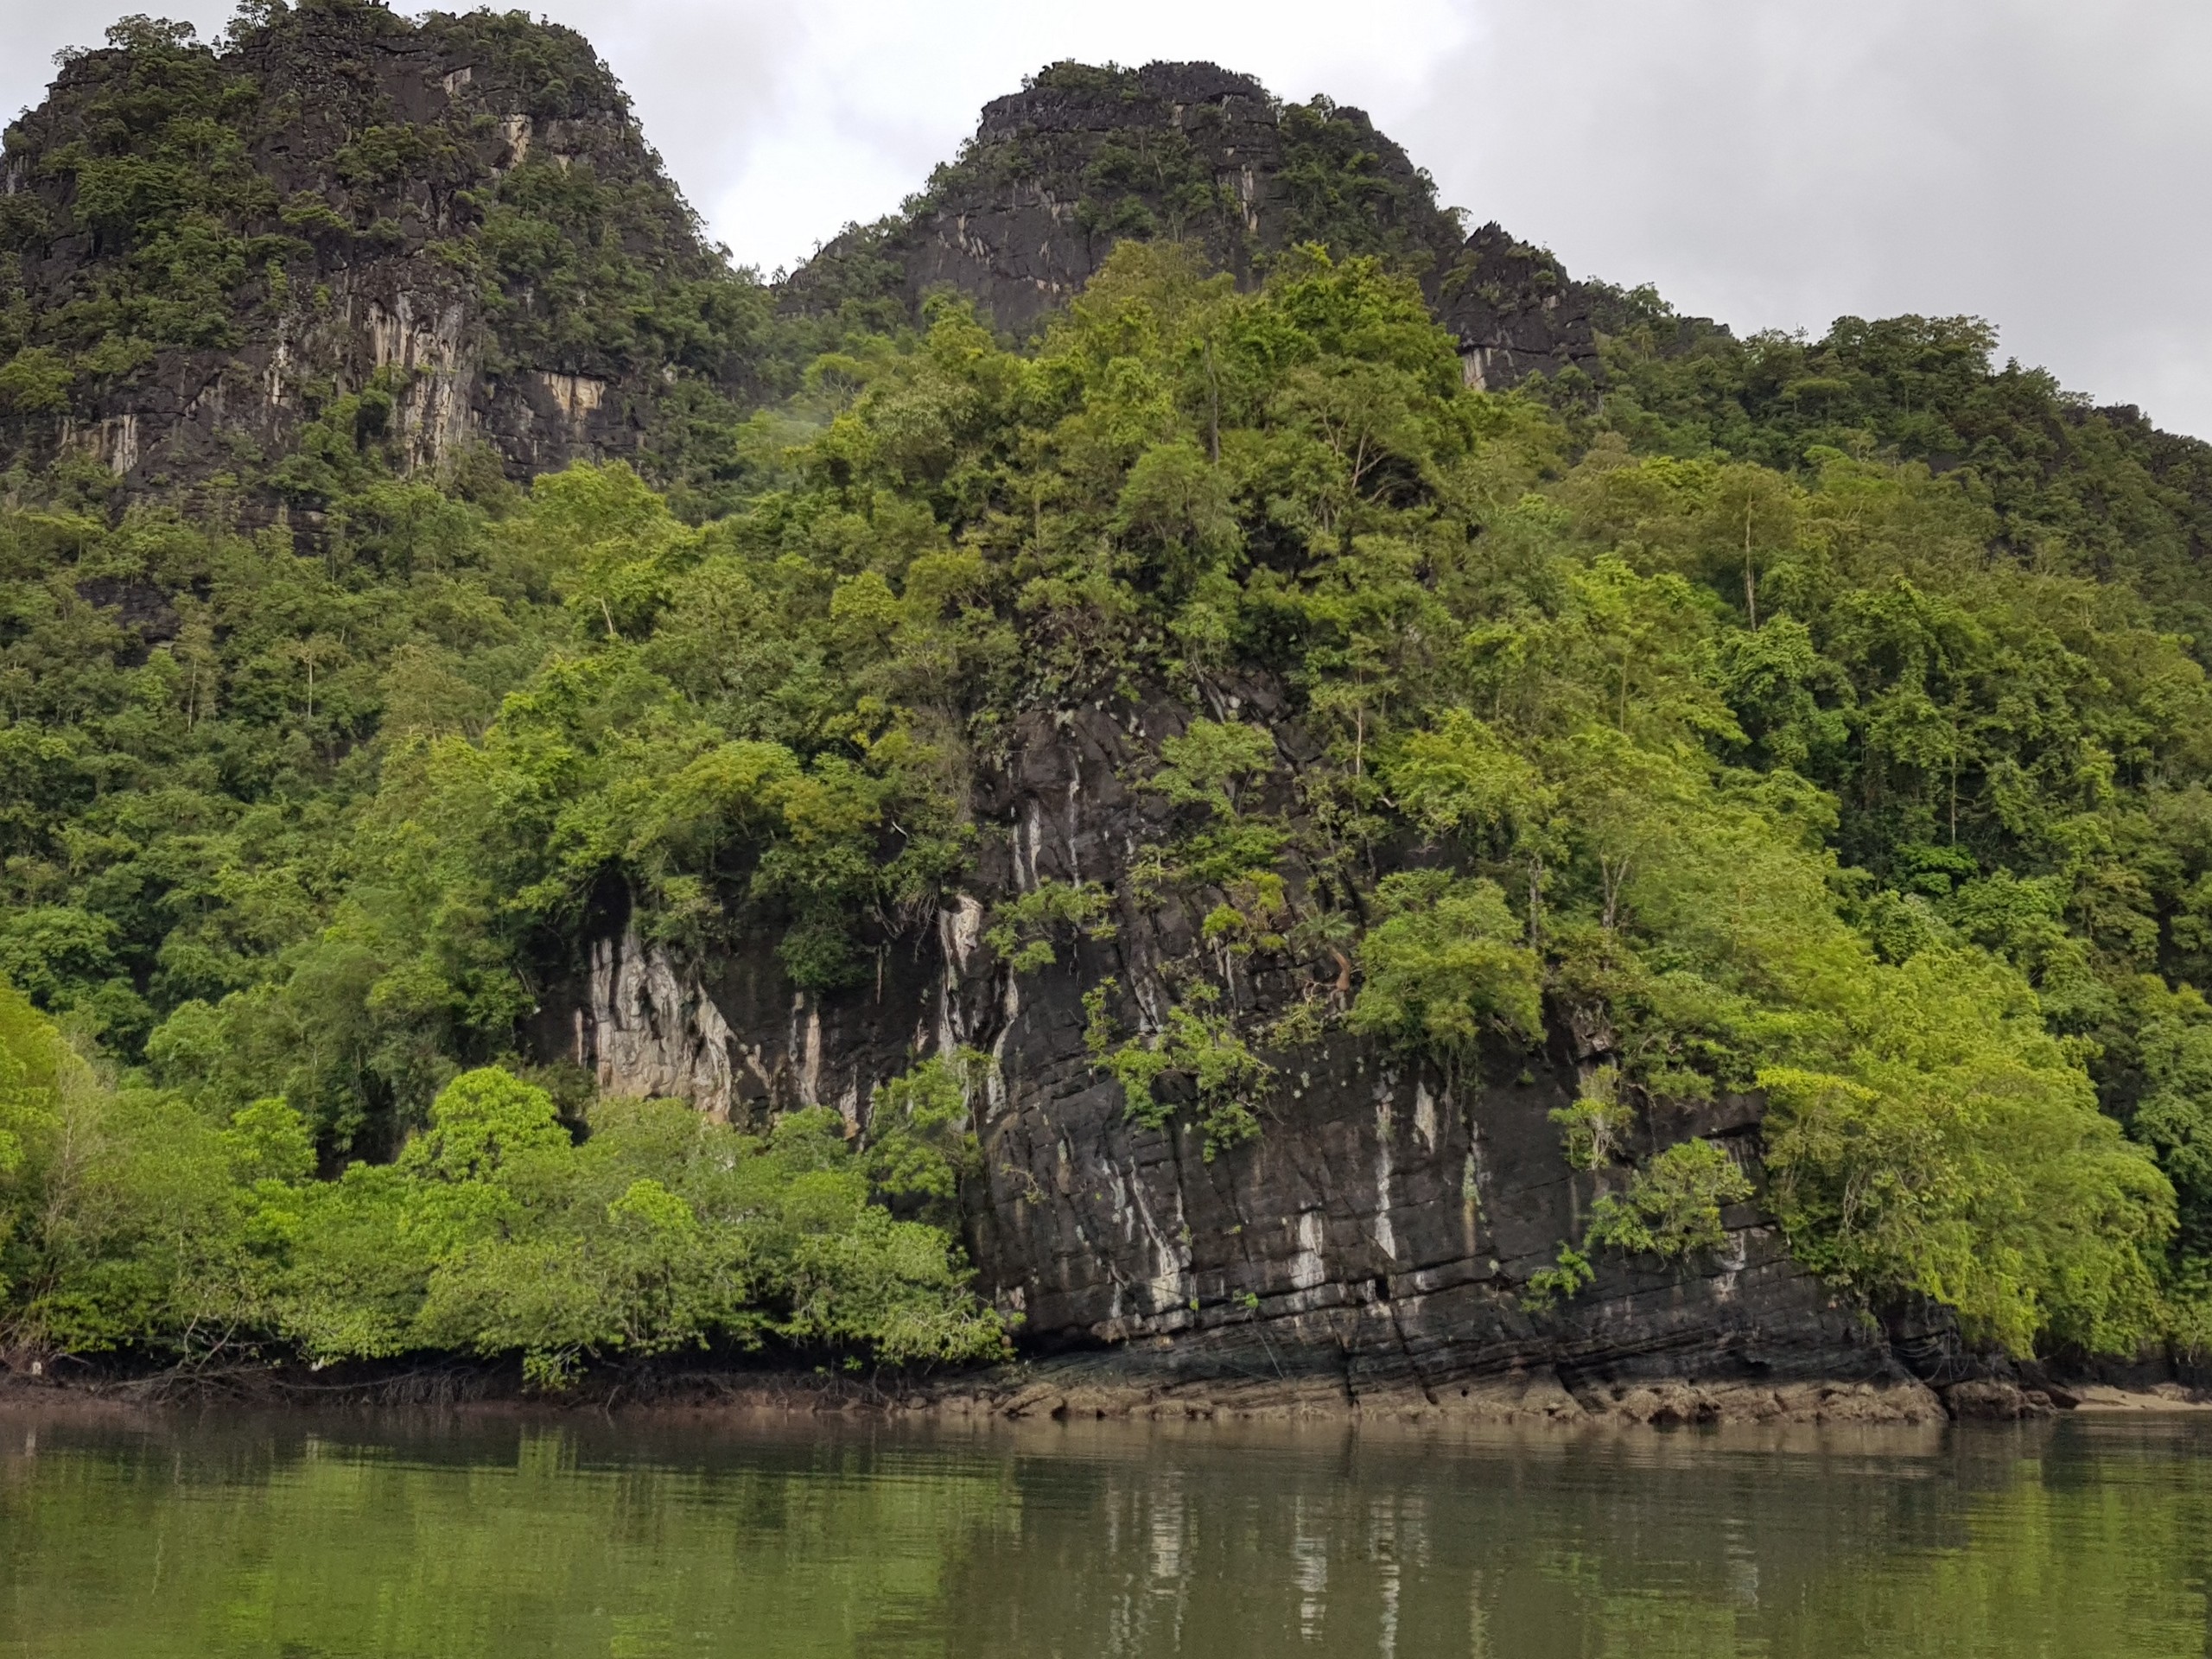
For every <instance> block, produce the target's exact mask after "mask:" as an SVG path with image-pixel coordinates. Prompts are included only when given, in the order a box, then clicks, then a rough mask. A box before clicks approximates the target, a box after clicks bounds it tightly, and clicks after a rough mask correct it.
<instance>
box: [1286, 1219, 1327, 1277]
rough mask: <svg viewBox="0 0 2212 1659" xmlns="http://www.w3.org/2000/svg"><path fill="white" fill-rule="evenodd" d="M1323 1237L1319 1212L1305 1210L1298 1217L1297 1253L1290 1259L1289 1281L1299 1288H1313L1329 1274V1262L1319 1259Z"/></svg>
mask: <svg viewBox="0 0 2212 1659" xmlns="http://www.w3.org/2000/svg"><path fill="white" fill-rule="evenodd" d="M1322 1238H1323V1232H1322V1225H1321V1212H1320V1211H1319V1210H1307V1211H1303V1212H1302V1213H1301V1214H1300V1216H1299V1217H1298V1254H1297V1255H1294V1256H1293V1257H1292V1258H1291V1261H1290V1282H1291V1284H1292V1286H1293V1287H1294V1288H1296V1289H1299V1290H1313V1289H1317V1288H1319V1286H1320V1285H1321V1283H1322V1282H1323V1281H1325V1280H1326V1279H1327V1278H1328V1276H1329V1264H1328V1263H1327V1262H1324V1261H1323V1260H1322V1259H1321V1243H1322Z"/></svg>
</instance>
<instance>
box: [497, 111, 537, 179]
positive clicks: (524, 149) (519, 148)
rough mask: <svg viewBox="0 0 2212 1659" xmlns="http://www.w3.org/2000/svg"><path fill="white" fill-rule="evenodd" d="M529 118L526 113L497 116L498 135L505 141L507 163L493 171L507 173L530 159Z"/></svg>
mask: <svg viewBox="0 0 2212 1659" xmlns="http://www.w3.org/2000/svg"><path fill="white" fill-rule="evenodd" d="M531 130H532V129H531V120H530V118H529V117H528V116H526V115H506V116H502V117H500V118H499V136H500V137H502V138H504V139H505V140H506V141H507V164H506V166H505V167H502V168H494V169H493V170H494V171H495V172H500V173H508V172H512V171H513V170H514V169H515V168H518V167H520V166H521V165H522V164H523V163H524V162H526V161H528V160H529V159H530V137H531Z"/></svg>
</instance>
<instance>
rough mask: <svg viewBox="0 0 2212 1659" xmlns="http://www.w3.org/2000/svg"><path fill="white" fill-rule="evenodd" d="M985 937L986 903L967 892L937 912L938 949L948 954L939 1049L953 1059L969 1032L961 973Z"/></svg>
mask: <svg viewBox="0 0 2212 1659" xmlns="http://www.w3.org/2000/svg"><path fill="white" fill-rule="evenodd" d="M982 937H983V906H982V902H981V901H980V900H978V899H974V898H972V897H970V896H969V894H967V893H961V894H959V895H957V897H956V898H955V899H953V901H952V908H951V909H950V910H941V911H939V912H938V913H937V942H938V950H940V951H941V952H942V953H943V954H944V983H943V984H941V985H940V986H939V987H938V999H937V1052H938V1054H939V1055H940V1056H942V1057H943V1058H945V1059H948V1060H949V1059H950V1058H952V1057H953V1055H954V1054H956V1053H957V1052H959V1048H960V1045H961V1042H962V1040H963V1039H964V1038H965V1037H966V1036H967V1034H968V1033H967V1031H966V1030H965V1029H964V1027H965V1026H966V1023H967V1022H966V1021H965V1020H963V1019H962V1018H961V1014H960V976H961V975H962V974H963V973H964V972H965V971H966V970H967V967H968V958H969V957H971V956H973V955H975V953H976V944H978V943H979V942H980V941H981V940H982Z"/></svg>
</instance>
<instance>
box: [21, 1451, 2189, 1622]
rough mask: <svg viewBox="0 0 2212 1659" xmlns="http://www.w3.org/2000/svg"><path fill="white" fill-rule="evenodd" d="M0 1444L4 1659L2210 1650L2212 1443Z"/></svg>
mask: <svg viewBox="0 0 2212 1659" xmlns="http://www.w3.org/2000/svg"><path fill="white" fill-rule="evenodd" d="M23 1439H24V1435H23V1434H22V1433H21V1432H19V1431H18V1430H17V1428H16V1427H14V1426H13V1425H12V1424H11V1423H10V1421H9V1420H8V1419H6V1418H4V1417H0V1572H4V1575H5V1576H4V1582H5V1583H6V1584H7V1586H8V1587H9V1593H8V1596H7V1597H6V1598H5V1599H0V1649H7V1650H10V1651H14V1650H19V1649H18V1644H21V1646H20V1650H25V1651H28V1652H30V1653H34V1654H38V1653H48V1652H51V1653H57V1654H58V1653H60V1652H63V1651H70V1652H82V1651H94V1650H100V1651H116V1652H124V1651H129V1652H132V1653H145V1654H154V1655H162V1654H169V1653H175V1654H179V1655H182V1654H188V1653H189V1654H200V1653H243V1654H258V1653H269V1654H276V1653H280V1652H284V1651H290V1652H295V1653H314V1652H324V1653H333V1654H335V1653H373V1654H385V1653H391V1654H407V1655H426V1656H441V1659H442V1656H464V1655H479V1654H483V1655H491V1654H499V1655H507V1654H521V1653H531V1654H543V1655H549V1656H564V1655H569V1654H578V1655H581V1654H587V1653H588V1654H594V1655H605V1654H610V1653H613V1654H641V1655H642V1654H659V1653H670V1654H691V1653H741V1654H746V1655H754V1654H758V1655H762V1656H777V1659H781V1656H787V1655H788V1656H800V1659H804V1656H813V1655H824V1656H828V1655H855V1656H860V1655H866V1656H888V1655H905V1654H932V1655H934V1654H945V1655H961V1656H970V1655H972V1656H981V1659H999V1656H1005V1659H1013V1656H1017V1655H1018V1656H1023V1659H1030V1656H1047V1655H1064V1656H1067V1659H1089V1656H1094V1655H1100V1656H1109V1655H1120V1656H1150V1655H1168V1654H1191V1655H1198V1656H1203V1659H1239V1656H1247V1655H1249V1656H1255V1659H1258V1656H1264V1659H1288V1656H1290V1655H1292V1654H1294V1653H1298V1652H1313V1653H1317V1654H1319V1653H1326V1654H1330V1655H1336V1654H1373V1655H1378V1656H1388V1659H1401V1656H1402V1659H1416V1656H1419V1659H1427V1656H1430V1655H1440V1654H1448V1655H1455V1656H1456V1655H1469V1656H1497V1659H1506V1656H1527V1659H1551V1656H1575V1659H1583V1656H1611V1655H1621V1656H1630V1655H1632V1656H1636V1659H1659V1656H1669V1655H1677V1654H1679V1655H1685V1656H1687V1655H1696V1656H1700V1659H1707V1656H1726V1655H1730V1654H1754V1653H1756V1654H1759V1655H1763V1656H1789V1655H1803V1656H1808V1659H1827V1656H1836V1659H1841V1656H1844V1655H1856V1654H1862V1653H1869V1652H1878V1653H1881V1654H1883V1655H1885V1656H1916V1655H1923V1654H1928V1655H1936V1654H1942V1655H1970V1654H1971V1655H1983V1654H1986V1655H1999V1654H2002V1655H2006V1656H2010V1655H2012V1654H2016V1653H2029V1652H2044V1653H2051V1654H2058V1653H2064V1654H2068V1655H2081V1656H2087V1659H2096V1656H2103V1655H2112V1656H2119V1655H2123V1654H2124V1655H2126V1656H2128V1659H2137V1656H2143V1655H2161V1654H2166V1653H2189V1654H2192V1655H2195V1654H2201V1653H2202V1652H2203V1651H2204V1644H2205V1624H2204V1619H2205V1608H2204V1600H2203V1594H2202V1589H2201V1587H2200V1586H2202V1584H2203V1583H2204V1581H2205V1575H2206V1572H2207V1567H2208V1562H2207V1560H2206V1557H2207V1555H2208V1554H2212V1545H2208V1543H2207V1540H2208V1539H2212V1525H2208V1523H2212V1432H2207V1431H2206V1430H2203V1429H2200V1428H2199V1427H2196V1425H2194V1424H2176V1425H2167V1426H2164V1427H2160V1426H2157V1425H2150V1424H2127V1425H2117V1424H2115V1425H2106V1424H2096V1423H2089V1422H2085V1421H2075V1422H2070V1423H2067V1424H2064V1425H2062V1426H2059V1427H2056V1428H2055V1429H2054V1428H2048V1427H2046V1428H2035V1429H2021V1430H2018V1431H1996V1430H1992V1431H1988V1432H1986V1433H1972V1434H1956V1435H1942V1434H1932V1433H1931V1434H1927V1435H1922V1436H1916V1437H1899V1436H1897V1435H1894V1434H1888V1435H1884V1434H1853V1435H1843V1434H1838V1435H1832V1436H1828V1437H1826V1438H1821V1437H1817V1436H1814V1435H1811V1434H1807V1435H1805V1436H1802V1437H1801V1438H1794V1439H1790V1438H1781V1437H1777V1439H1775V1440H1768V1441H1760V1442H1746V1441H1741V1440H1726V1439H1720V1440H1716V1439H1713V1438H1710V1437H1704V1436H1698V1435H1691V1434H1681V1435H1675V1436H1656V1435H1649V1434H1638V1435H1633V1436H1623V1437H1617V1438H1605V1439H1596V1438H1593V1439H1584V1440H1574V1439H1565V1438H1544V1439H1533V1440H1505V1439H1495V1440H1474V1441H1464V1440H1462V1441H1449V1442H1447V1441H1431V1440H1417V1439H1412V1438H1400V1437H1393V1436H1389V1435H1378V1434H1376V1433H1375V1432H1374V1431H1372V1430H1369V1431H1364V1432H1363V1433H1358V1434H1353V1433H1338V1432H1335V1431H1330V1432H1304V1433H1292V1432H1289V1431H1282V1432H1261V1431H1249V1432H1240V1431H1236V1430H1228V1429H1221V1428H1209V1429H1205V1430H1194V1431H1192V1432H1188V1433H1181V1432H1169V1431H1165V1430H1163V1431H1160V1432H1157V1433H1145V1432H1141V1431H1132V1430H1121V1431H1118V1432H1109V1431H1108V1430H1107V1429H1106V1428H1104V1427H1102V1428H1101V1429H1100V1430H1099V1431H1098V1432H1096V1433H1092V1432H1090V1431H1089V1430H1087V1429H1085V1430H1077V1429H1062V1428H1060V1427H1057V1426H1055V1427H1050V1428H1046V1429H1043V1430H1027V1429H1025V1430H1020V1431H1003V1432H999V1433H985V1434H981V1435H977V1436H972V1437H971V1436H965V1435H959V1434H952V1433H939V1434H931V1433H900V1432H894V1431H893V1430H891V1429H888V1428H886V1427H881V1426H873V1427H871V1426H867V1425H861V1426H857V1427H856V1426H853V1425H844V1426H840V1427H835V1428H832V1429H829V1430H827V1431H817V1430H815V1429H813V1428H811V1427H807V1426H804V1425H793V1424H790V1423H784V1424H779V1425H778V1426H776V1427H772V1428H771V1429H768V1430H765V1431H763V1430H758V1429H754V1430H742V1429H733V1428H731V1427H728V1426H727V1425H722V1426H719V1427H718V1426H716V1425H715V1424H714V1423H713V1422H712V1421H701V1422H699V1423H697V1424H696V1425H693V1424H686V1425H683V1426H669V1425H663V1426H661V1427H654V1428H649V1429H641V1428H638V1427H629V1426H621V1425H605V1424H594V1423H593V1422H591V1421H588V1420H584V1421H568V1420H563V1421H560V1422H557V1423H547V1422H527V1423H525V1422H519V1421H505V1422H493V1423H490V1424H479V1425H476V1426H474V1427H456V1426H454V1425H451V1424H448V1425H445V1426H439V1425H436V1424H435V1423H432V1422H430V1421H428V1420H424V1419H410V1420H407V1421H404V1422H402V1423H400V1424H398V1425H397V1426H395V1427H390V1428H389V1429H387V1428H385V1427H381V1426H376V1425H371V1424H368V1423H366V1422H363V1421H355V1422H353V1423H350V1424H346V1425H341V1426H339V1427H335V1428H328V1427H326V1428H325V1429H323V1430H321V1431H316V1430H313V1429H311V1428H309V1427H306V1426H304V1425H303V1424H302V1421H300V1420H297V1419H287V1420H283V1421H279V1422H277V1423H274V1424H262V1425H258V1426H256V1425H252V1424H241V1423H230V1424H225V1425H221V1426H219V1427H213V1428H209V1427H206V1426H205V1425H201V1424H197V1423H191V1422H186V1421H177V1422H174V1423H171V1424H169V1425H168V1426H167V1427H162V1428H158V1429H156V1430H154V1431H151V1432H139V1433H129V1432H123V1431H118V1430H117V1429H114V1428H112V1427H108V1428H99V1429H87V1428H86V1427H69V1426H68V1425H67V1424H60V1425H48V1426H45V1427H41V1429H40V1432H39V1438H38V1440H37V1443H36V1447H35V1451H34V1452H29V1453H27V1452H25V1450H24V1448H23V1446H22V1441H23Z"/></svg>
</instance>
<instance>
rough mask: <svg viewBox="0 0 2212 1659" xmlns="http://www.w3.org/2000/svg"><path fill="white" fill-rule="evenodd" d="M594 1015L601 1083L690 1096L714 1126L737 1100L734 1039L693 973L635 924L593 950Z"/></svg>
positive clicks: (638, 1094)
mask: <svg viewBox="0 0 2212 1659" xmlns="http://www.w3.org/2000/svg"><path fill="white" fill-rule="evenodd" d="M591 1017H592V1026H593V1032H594V1048H595V1050H596V1058H597V1060H598V1068H597V1069H598V1074H599V1086H600V1087H601V1089H602V1090H606V1091H607V1093H608V1094H612V1095H626V1096H631V1097H632V1098H634V1099H639V1100H643V1099H647V1098H651V1097H652V1096H670V1097H677V1098H682V1099H685V1100H689V1101H690V1103H692V1105H694V1106H695V1107H696V1108H698V1109H699V1110H701V1111H702V1112H704V1113H705V1114H706V1115H707V1116H709V1117H710V1118H712V1119H714V1120H715V1122H718V1123H727V1122H728V1121H729V1113H730V1106H731V1104H732V1103H733V1102H734V1099H735V1098H736V1087H735V1083H736V1077H735V1070H734V1066H733V1065H732V1063H731V1059H730V1051H731V1049H732V1048H733V1047H734V1046H735V1043H736V1039H735V1037H734V1034H733V1033H731V1031H730V1028H729V1022H728V1020H724V1019H723V1018H722V1012H721V1009H720V1008H718V1007H715V1003H714V999H713V998H711V997H709V996H708V995H707V994H706V993H705V992H704V991H703V990H702V988H700V985H699V982H698V979H697V978H696V976H689V975H679V974H678V973H677V968H676V963H675V962H674V961H673V960H672V959H671V957H670V956H669V954H668V950H667V948H666V947H665V946H664V945H661V944H652V945H646V944H641V943H640V942H639V938H638V935H637V931H636V930H635V929H626V930H625V931H624V932H623V934H622V937H621V938H619V939H611V938H610V939H601V940H600V941H599V942H598V943H597V944H594V945H593V946H592V950H591Z"/></svg>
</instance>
